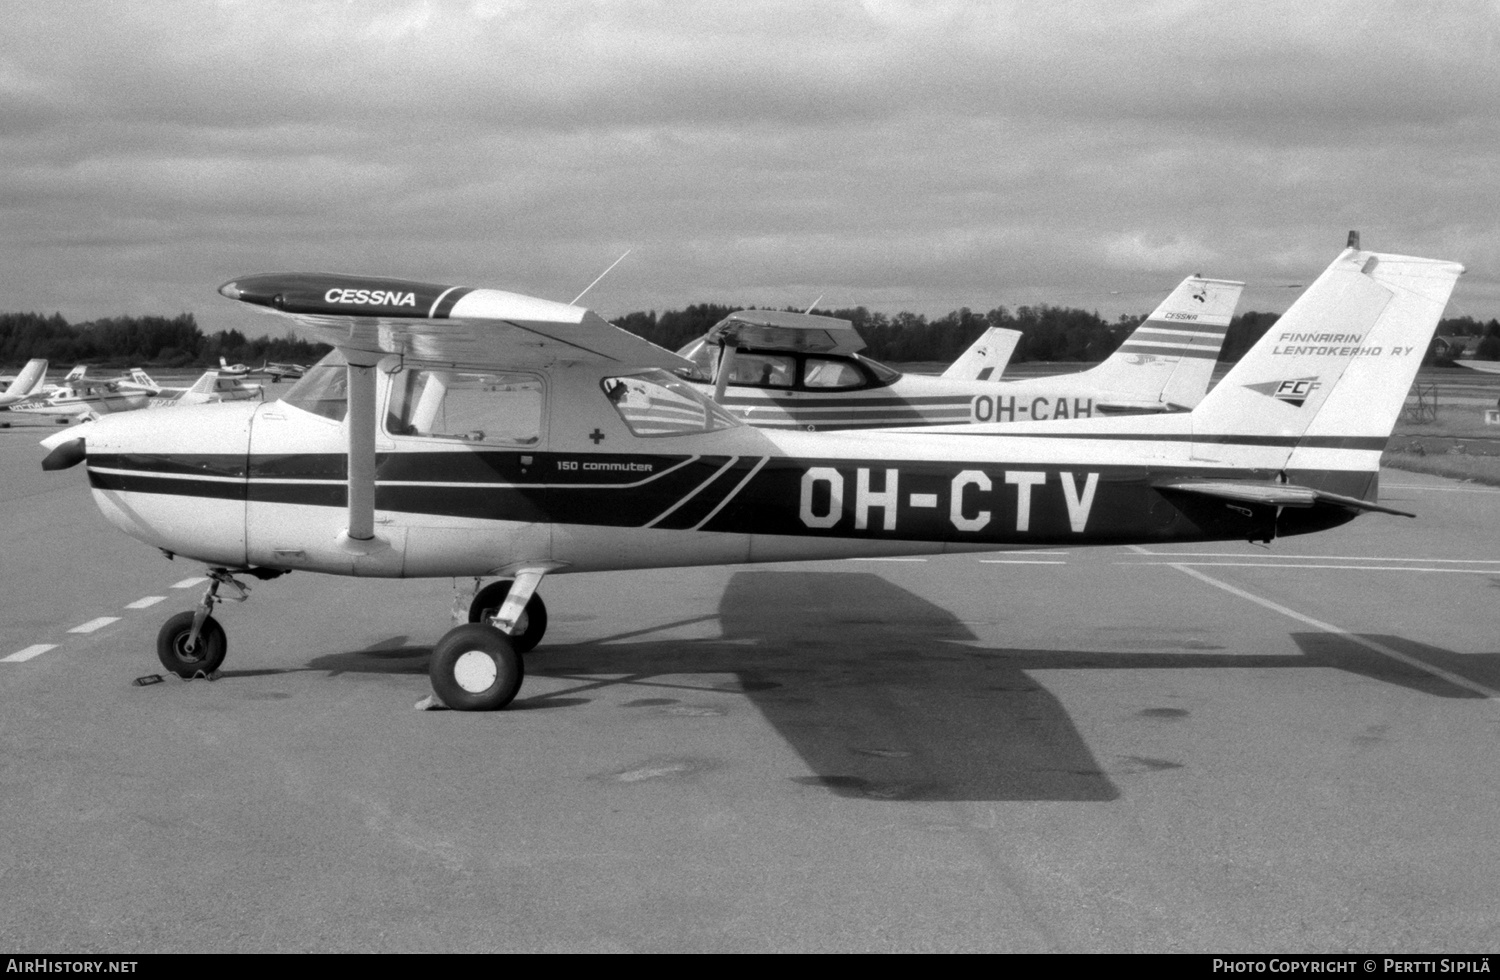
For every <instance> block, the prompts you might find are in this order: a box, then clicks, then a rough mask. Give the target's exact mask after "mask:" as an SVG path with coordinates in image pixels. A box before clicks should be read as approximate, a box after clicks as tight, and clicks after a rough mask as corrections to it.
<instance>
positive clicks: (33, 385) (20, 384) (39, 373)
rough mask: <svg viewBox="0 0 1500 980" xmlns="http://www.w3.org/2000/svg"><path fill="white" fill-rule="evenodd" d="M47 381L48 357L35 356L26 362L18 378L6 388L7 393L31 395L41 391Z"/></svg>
mask: <svg viewBox="0 0 1500 980" xmlns="http://www.w3.org/2000/svg"><path fill="white" fill-rule="evenodd" d="M46 383H47V359H46V358H44V357H34V358H32V359H31V360H29V361H27V362H26V366H25V367H23V368H22V369H21V373H19V374H17V375H16V380H14V381H12V382H11V383H10V387H8V388H6V389H5V394H7V395H18V396H19V395H29V394H31V393H32V392H34V391H41V390H42V385H44V384H46Z"/></svg>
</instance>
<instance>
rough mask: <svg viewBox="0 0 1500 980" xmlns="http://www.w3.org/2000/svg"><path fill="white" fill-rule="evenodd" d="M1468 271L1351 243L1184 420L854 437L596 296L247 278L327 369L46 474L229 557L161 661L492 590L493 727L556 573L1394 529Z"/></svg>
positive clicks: (475, 685)
mask: <svg viewBox="0 0 1500 980" xmlns="http://www.w3.org/2000/svg"><path fill="white" fill-rule="evenodd" d="M1462 271H1463V269H1462V267H1461V266H1459V265H1456V264H1454V263H1450V262H1442V261H1437V260H1432V259H1422V258H1412V257H1407V256H1400V255H1385V254H1379V253H1375V252H1367V251H1361V250H1360V249H1358V248H1357V247H1351V248H1348V249H1346V250H1345V251H1344V252H1343V253H1341V254H1340V255H1339V256H1338V258H1337V259H1336V260H1335V261H1334V262H1333V264H1332V265H1330V266H1329V267H1328V269H1327V270H1326V271H1325V272H1324V273H1323V274H1322V275H1321V276H1320V277H1319V278H1318V280H1317V281H1316V282H1315V283H1313V284H1312V285H1311V286H1310V287H1309V288H1308V289H1307V290H1306V291H1305V292H1304V293H1303V294H1302V295H1301V296H1300V297H1299V298H1298V299H1297V301H1296V302H1295V303H1294V304H1293V306H1292V308H1291V309H1290V310H1288V311H1287V313H1286V314H1285V315H1284V316H1283V317H1282V318H1281V320H1280V321H1279V322H1278V323H1277V324H1276V325H1275V327H1274V328H1273V329H1272V330H1271V331H1270V332H1269V333H1267V334H1266V336H1265V337H1264V338H1263V339H1262V340H1261V341H1260V342H1259V343H1258V344H1257V345H1256V346H1255V347H1254V348H1253V349H1252V350H1251V351H1250V352H1249V353H1248V354H1247V355H1246V356H1245V357H1244V358H1243V359H1242V360H1241V361H1240V362H1239V363H1238V364H1237V365H1236V366H1235V367H1234V368H1233V369H1232V370H1231V371H1230V372H1229V374H1228V375H1227V376H1226V377H1225V378H1224V379H1223V380H1222V381H1220V382H1219V384H1218V385H1217V387H1215V388H1214V390H1213V391H1211V392H1210V393H1209V394H1208V396H1207V397H1205V398H1204V399H1203V401H1202V402H1201V403H1199V405H1198V406H1197V407H1196V408H1195V409H1194V410H1193V411H1191V412H1183V413H1175V414H1160V415H1134V416H1118V417H1112V418H1084V419H1070V420H1068V421H1063V422H1035V421H1029V422H1018V423H1014V424H1010V425H1000V424H990V425H955V426H948V427H927V428H920V429H907V430H890V431H881V432H834V433H824V432H797V431H778V430H770V429H758V428H754V427H751V426H747V425H744V424H742V423H740V422H739V421H738V420H737V419H735V418H734V417H733V416H732V415H730V414H729V413H728V412H726V411H724V410H723V409H722V408H721V407H720V406H718V405H716V404H715V403H714V402H712V401H711V400H710V399H708V398H707V397H705V396H704V395H702V394H701V393H700V392H698V391H696V390H694V389H693V388H692V387H691V386H689V385H687V384H686V383H685V382H683V381H682V380H681V379H680V378H677V377H675V376H674V375H673V374H671V373H670V372H671V371H672V370H673V369H676V368H679V367H682V366H684V362H683V360H682V359H681V358H679V357H677V356H676V355H675V354H672V353H669V352H667V351H665V350H662V349H660V348H658V347H656V346H654V345H652V344H650V343H647V342H646V341H644V340H642V339H640V338H638V337H635V336H633V335H631V334H628V333H626V332H624V331H622V330H619V329H617V328H615V327H613V326H611V325H610V324H608V323H607V322H605V321H604V320H602V319H601V318H599V317H598V316H597V315H596V314H594V313H592V312H590V311H588V310H586V309H583V308H581V307H577V306H572V305H565V304H561V303H554V302H549V301H546V300H540V299H533V298H530V297H526V296H520V295H516V294H513V293H506V292H500V291H496V290H487V289H465V288H460V287H448V286H441V285H428V284H423V283H417V282H407V281H397V280H376V279H368V278H356V277H352V276H342V275H322V274H284V275H283V274H278V275H259V276H249V277H246V278H241V279H236V280H234V281H233V282H230V283H227V284H225V285H224V286H222V287H221V288H220V292H222V293H223V294H224V295H225V296H228V297H230V298H232V299H236V300H239V301H241V302H245V303H251V304H255V305H257V306H260V307H263V308H265V309H267V310H269V311H274V312H277V313H281V314H284V315H287V316H291V317H293V318H295V319H296V320H297V321H298V322H299V323H301V324H302V326H303V327H304V328H305V329H306V330H308V331H310V332H311V333H313V334H314V335H316V336H317V337H318V338H319V339H322V340H326V341H327V342H328V343H330V344H333V345H334V346H335V348H336V350H335V352H334V353H333V354H330V355H329V356H328V357H327V358H325V359H324V360H323V361H322V362H321V363H320V364H318V365H317V366H315V367H314V368H313V369H311V370H310V371H309V372H308V374H307V375H306V376H305V377H304V378H303V379H302V380H301V381H300V382H298V383H297V384H296V385H294V386H293V387H292V389H291V390H289V391H288V392H287V393H286V395H285V396H283V397H282V398H281V399H280V400H278V401H274V402H268V403H246V402H237V403H230V404H223V405H203V406H196V407H191V408H184V409H180V410H176V411H173V412H137V413H133V414H131V415H122V416H110V417H108V418H104V419H100V420H97V421H95V422H92V423H89V424H88V425H86V426H79V427H75V428H73V429H70V430H68V431H67V432H60V433H58V434H57V435H55V436H53V437H52V438H51V439H49V440H46V441H45V442H44V445H47V446H48V447H49V448H50V449H51V450H52V452H51V453H50V454H49V455H48V457H47V459H46V460H45V462H44V464H43V465H44V466H45V467H46V468H48V469H61V468H65V467H68V466H72V465H74V464H76V463H78V462H84V461H86V462H87V471H88V478H89V482H90V484H91V486H92V488H93V495H94V500H95V502H96V504H97V505H98V506H99V508H100V509H101V511H102V512H103V513H104V514H105V516H106V517H107V518H108V519H109V520H110V521H111V522H113V523H114V524H115V525H116V526H118V527H119V528H121V529H122V530H124V531H125V532H126V533H128V534H130V535H132V536H134V537H136V538H138V539H140V540H141V541H143V542H146V543H147V544H150V545H152V546H154V547H156V548H159V549H160V550H161V551H163V552H164V553H166V554H167V555H169V556H170V555H178V556H181V557H184V558H188V559H192V560H196V561H200V562H203V563H205V564H206V565H208V566H209V575H210V577H211V580H212V581H211V584H210V585H209V586H208V588H207V590H206V591H205V593H204V595H203V598H202V601H201V602H200V603H199V605H198V607H197V608H196V609H195V610H193V611H191V612H184V613H181V614H179V615H177V616H175V617H173V618H172V619H170V620H168V621H167V623H166V624H165V625H164V626H163V628H162V630H161V633H160V635H159V637H158V646H157V653H158V656H159V657H160V658H161V660H162V663H163V664H164V665H166V666H167V667H168V669H170V670H173V671H175V672H177V673H178V674H180V675H182V676H192V675H194V674H195V673H196V672H199V671H202V672H212V671H213V670H214V669H215V668H217V667H218V666H219V664H220V663H221V662H222V660H223V658H224V653H225V649H226V640H225V633H224V630H223V628H222V627H221V626H220V625H219V623H218V622H217V621H216V620H215V619H214V618H213V616H212V615H210V614H211V613H212V611H213V609H214V606H215V604H216V603H217V602H219V601H220V600H221V597H220V595H219V590H220V589H221V588H226V589H232V590H235V592H237V593H238V594H237V595H236V596H234V597H235V598H242V597H243V596H244V594H245V586H244V585H243V584H241V583H240V582H239V581H238V579H237V578H236V576H253V577H256V578H260V579H270V578H274V577H275V576H278V575H280V574H282V573H283V572H286V571H290V570H302V571H310V572H327V573H332V574H340V575H366V576H388V577H421V576H432V577H455V578H465V579H467V578H474V579H475V580H476V581H475V584H476V587H477V585H478V582H479V581H480V580H482V579H485V578H489V579H497V580H498V581H496V582H494V583H492V584H490V585H488V586H487V587H485V588H484V589H482V590H478V592H477V595H475V596H474V597H473V601H472V603H471V605H470V609H469V619H470V620H471V621H470V622H469V623H467V624H464V625H460V626H457V627H456V628H454V629H453V630H451V631H449V632H448V633H447V634H446V635H445V636H443V638H442V639H441V640H439V641H438V643H437V645H436V646H435V648H434V649H433V653H432V657H431V661H430V667H429V674H430V677H431V680H432V685H433V688H434V690H435V693H436V694H437V696H438V698H440V699H441V701H443V702H444V703H445V704H447V705H448V706H449V707H452V708H458V709H471V710H472V709H493V708H500V707H503V706H504V705H506V704H507V703H509V702H510V700H511V699H512V698H513V697H514V696H515V694H516V692H517V691H518V690H519V688H520V686H521V681H522V677H523V674H524V664H523V660H522V656H521V655H522V654H523V653H525V652H526V651H528V650H530V649H531V648H532V647H534V646H535V645H536V643H537V642H538V641H539V640H540V639H541V636H542V633H543V632H544V630H545V628H546V619H547V617H546V609H545V606H544V605H543V604H542V601H541V598H540V597H539V596H538V595H537V594H536V590H537V585H538V583H539V582H541V581H542V579H543V578H544V577H545V576H547V575H550V574H562V573H566V572H581V571H595V570H603V569H631V568H642V567H654V566H673V565H679V566H680V565H709V564H725V563H736V564H737V563H742V562H767V561H786V560H791V559H828V558H844V557H853V556H876V555H911V554H935V553H945V552H957V551H965V552H968V551H984V550H994V549H997V548H1003V547H1007V546H1013V545H1031V544H1052V543H1065V544H1068V545H1105V544H1107V545H1118V544H1128V543H1161V542H1169V541H1213V540H1234V539H1239V540H1245V539H1250V540H1256V541H1269V540H1271V539H1273V538H1275V537H1277V536H1281V535H1292V534H1304V533H1308V532H1313V531H1319V530H1323V529H1325V528H1330V527H1334V526H1337V525H1340V524H1343V523H1345V522H1347V521H1349V520H1351V519H1352V518H1353V517H1355V516H1356V515H1357V514H1359V513H1361V512H1363V511H1369V510H1374V511H1386V512H1388V513H1401V512H1400V511H1394V510H1391V509H1390V508H1388V507H1384V506H1382V505H1381V504H1379V503H1377V502H1376V497H1377V494H1376V489H1377V480H1378V474H1379V465H1380V453H1381V450H1382V448H1383V447H1384V446H1385V444H1386V441H1387V438H1388V437H1389V435H1390V432H1391V429H1392V426H1393V425H1394V423H1395V420H1396V417H1397V415H1398V413H1399V412H1400V409H1401V406H1402V404H1403V401H1404V399H1405V396H1406V392H1407V389H1408V388H1410V386H1411V383H1412V379H1413V377H1414V376H1415V374H1416V371H1417V367H1418V364H1419V363H1420V361H1421V358H1422V355H1423V353H1424V352H1425V351H1426V349H1427V344H1428V342H1429V341H1430V339H1431V337H1432V334H1433V332H1434V330H1435V329H1436V326H1437V322H1438V318H1439V316H1440V315H1441V313H1442V310H1443V307H1444V305H1445V304H1446V303H1447V300H1448V296H1449V294H1450V293H1451V291H1452V289H1453V285H1454V283H1455V281H1456V280H1457V278H1458V276H1459V275H1460V273H1462ZM377 295H379V296H381V298H382V299H381V301H380V302H376V301H375V300H374V299H373V297H374V296H377ZM361 296H367V297H372V298H370V299H362V298H360V297H361Z"/></svg>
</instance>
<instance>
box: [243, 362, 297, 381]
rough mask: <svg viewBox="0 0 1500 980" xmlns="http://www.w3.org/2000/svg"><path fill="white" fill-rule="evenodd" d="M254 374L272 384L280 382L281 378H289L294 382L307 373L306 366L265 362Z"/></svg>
mask: <svg viewBox="0 0 1500 980" xmlns="http://www.w3.org/2000/svg"><path fill="white" fill-rule="evenodd" d="M255 373H256V374H260V375H265V376H266V377H269V378H270V379H271V381H272V382H276V381H280V380H281V379H282V378H290V379H292V380H293V381H295V380H296V379H298V378H300V377H302V376H303V375H304V374H306V373H307V365H306V364H280V363H277V362H276V361H267V362H265V363H263V364H261V366H260V367H259V368H258V369H257V370H256V372H255Z"/></svg>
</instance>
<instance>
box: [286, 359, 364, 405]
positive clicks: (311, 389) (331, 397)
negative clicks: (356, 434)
mask: <svg viewBox="0 0 1500 980" xmlns="http://www.w3.org/2000/svg"><path fill="white" fill-rule="evenodd" d="M347 364H348V362H346V361H345V360H344V355H343V354H340V353H339V352H338V351H336V350H335V351H330V352H329V353H328V354H327V355H326V356H325V357H324V358H323V359H322V360H321V361H319V362H318V363H316V364H314V365H313V366H312V367H310V368H308V369H307V373H306V374H304V375H302V377H301V378H300V379H298V381H297V383H296V384H294V385H292V386H291V388H289V389H287V393H286V394H285V395H282V396H281V400H282V401H284V402H286V403H287V404H288V405H291V406H293V407H294V408H300V409H302V410H303V411H304V412H312V413H313V414H314V415H321V416H323V417H324V418H327V419H333V420H334V421H335V422H342V421H343V420H344V416H345V415H347V414H348V412H349V376H348V371H347Z"/></svg>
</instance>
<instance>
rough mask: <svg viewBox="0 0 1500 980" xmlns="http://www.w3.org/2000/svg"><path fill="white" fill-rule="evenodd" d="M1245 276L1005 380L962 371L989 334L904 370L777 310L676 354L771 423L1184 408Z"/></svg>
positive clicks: (868, 425)
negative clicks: (939, 363) (1031, 374)
mask: <svg viewBox="0 0 1500 980" xmlns="http://www.w3.org/2000/svg"><path fill="white" fill-rule="evenodd" d="M1244 285H1245V284H1244V283H1241V282H1230V281H1227V280H1223V279H1204V278H1201V277H1199V276H1190V277H1188V278H1187V279H1184V280H1183V281H1182V283H1181V284H1180V285H1178V287H1177V288H1176V289H1174V290H1173V291H1172V293H1171V295H1169V296H1168V297H1167V298H1166V300H1165V301H1163V302H1162V304H1161V305H1160V306H1158V307H1157V308H1156V310H1155V311H1154V312H1153V313H1152V314H1151V316H1150V317H1148V318H1147V319H1146V320H1145V321H1144V322H1143V323H1142V324H1141V325H1140V326H1139V327H1137V328H1136V329H1135V331H1134V332H1132V333H1131V335H1130V336H1129V337H1127V338H1126V339H1125V342H1124V343H1123V344H1121V345H1120V347H1119V349H1118V350H1116V351H1115V352H1114V353H1113V354H1111V355H1110V356H1109V357H1108V358H1106V359H1105V361H1104V362H1103V363H1101V364H1099V365H1096V366H1095V367H1092V368H1089V369H1088V370H1086V371H1081V372H1079V373H1076V374H1065V375H1056V376H1053V377H1047V378H1029V379H1026V380H1024V381H998V382H997V381H995V380H991V378H992V377H993V372H991V373H990V374H989V375H983V376H981V377H964V376H963V375H964V374H967V373H968V370H969V366H970V365H971V364H974V363H979V364H981V365H986V366H987V365H988V360H987V359H986V355H985V354H981V353H980V351H979V350H978V348H980V347H983V346H985V345H986V342H985V341H984V340H983V339H981V341H979V342H976V344H975V345H974V346H973V347H971V348H970V349H969V351H968V352H966V353H965V355H964V356H963V357H961V358H960V359H959V361H958V362H956V363H955V365H954V367H952V368H950V369H949V371H947V372H944V374H943V376H942V377H937V378H933V377H925V376H923V375H918V374H902V373H901V372H899V371H897V370H895V369H894V368H891V367H888V366H886V365H884V364H881V363H879V362H877V361H873V360H871V359H869V358H866V357H862V356H860V355H859V354H858V353H856V352H857V351H859V350H860V349H862V348H863V347H864V346H865V342H864V340H863V339H861V338H860V336H859V334H858V333H857V332H856V331H855V329H854V325H853V324H851V323H850V322H849V321H847V320H839V319H836V318H834V317H826V316H816V315H812V314H806V313H785V312H779V311H776V310H741V311H739V312H737V313H731V314H730V315H729V316H728V317H726V318H724V319H723V320H721V321H719V323H717V324H715V325H714V327H713V328H712V329H711V330H709V331H708V333H707V334H705V335H704V336H702V337H700V338H699V339H698V340H695V341H693V342H692V343H690V344H688V345H687V346H686V347H684V348H683V349H682V350H681V351H679V352H678V353H679V354H681V355H682V356H683V357H686V358H687V359H688V360H690V361H692V362H693V365H694V367H693V370H692V371H690V372H688V373H687V374H686V375H685V377H687V378H688V380H690V381H692V382H694V383H695V384H697V385H698V387H699V389H700V390H701V391H703V392H705V393H712V395H713V397H714V400H715V401H717V402H718V403H719V404H721V405H723V406H724V408H725V409H727V410H728V411H729V413H730V414H732V415H734V416H736V417H738V418H741V419H744V420H745V421H746V422H749V423H750V424H752V425H755V426H759V427H763V428H773V429H809V430H828V429H873V428H889V427H891V426H898V425H942V424H948V423H954V422H1021V421H1031V420H1036V421H1042V420H1047V419H1068V418H1089V417H1092V416H1094V415H1100V414H1124V413H1143V412H1167V411H1185V410H1186V409H1188V408H1191V407H1192V406H1194V405H1196V404H1197V403H1198V401H1199V400H1200V399H1201V398H1202V397H1203V394H1204V392H1206V391H1208V385H1209V380H1210V377H1211V376H1212V374H1213V369H1214V362H1215V361H1216V360H1217V359H1218V357H1219V350H1220V348H1221V347H1223V345H1224V337H1225V334H1226V333H1227V332H1228V330H1229V321H1230V318H1231V317H1233V315H1234V308H1235V305H1236V304H1237V303H1238V302H1239V298H1240V291H1241V290H1242V289H1243V288H1244ZM997 339H998V341H999V342H1001V343H1003V342H1005V340H1006V338H1005V337H1004V336H1003V335H1002V336H1001V337H1000V338H997ZM993 342H994V340H992V341H991V343H993ZM1005 357H1006V360H1007V361H1008V360H1009V353H1008V352H1007V353H1006V355H1005ZM1002 366H1003V365H1002ZM982 371H983V367H981V368H980V371H979V372H976V374H982Z"/></svg>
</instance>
